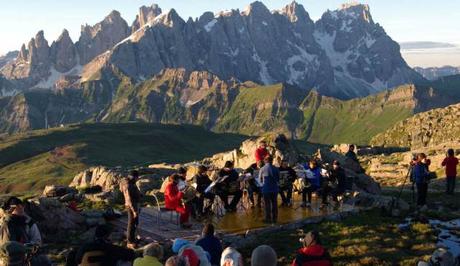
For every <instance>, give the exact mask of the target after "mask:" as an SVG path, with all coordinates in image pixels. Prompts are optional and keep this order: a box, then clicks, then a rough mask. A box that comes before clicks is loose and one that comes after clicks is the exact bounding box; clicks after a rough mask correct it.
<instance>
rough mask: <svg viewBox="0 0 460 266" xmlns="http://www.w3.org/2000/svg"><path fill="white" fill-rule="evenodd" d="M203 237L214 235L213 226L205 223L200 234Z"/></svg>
mask: <svg viewBox="0 0 460 266" xmlns="http://www.w3.org/2000/svg"><path fill="white" fill-rule="evenodd" d="M202 234H203V236H213V235H214V225H212V224H211V223H207V224H206V225H205V226H204V228H203V232H202Z"/></svg>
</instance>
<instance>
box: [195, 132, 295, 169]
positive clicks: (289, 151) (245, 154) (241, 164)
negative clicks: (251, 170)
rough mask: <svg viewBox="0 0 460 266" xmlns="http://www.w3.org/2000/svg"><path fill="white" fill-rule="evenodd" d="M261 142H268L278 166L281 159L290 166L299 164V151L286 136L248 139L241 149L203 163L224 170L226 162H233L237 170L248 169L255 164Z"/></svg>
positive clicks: (207, 159) (205, 160) (219, 155)
mask: <svg viewBox="0 0 460 266" xmlns="http://www.w3.org/2000/svg"><path fill="white" fill-rule="evenodd" d="M261 140H265V141H266V142H267V144H268V150H269V152H270V154H271V155H273V156H274V158H275V164H278V163H279V161H280V160H281V159H285V160H288V162H289V163H290V164H295V163H297V162H298V160H299V153H298V151H297V149H296V148H295V147H294V145H293V144H292V143H291V142H290V141H289V140H288V139H287V138H286V136H285V135H283V134H279V135H269V136H264V137H260V138H252V139H248V140H246V141H244V142H243V143H242V144H241V147H240V148H239V149H235V150H232V151H229V152H223V153H218V154H215V155H214V156H212V157H211V158H206V159H204V160H203V163H205V164H209V165H213V166H216V167H218V168H222V167H224V164H225V162H226V161H233V162H234V163H235V167H236V168H243V169H246V168H248V167H249V166H250V165H251V164H253V163H255V157H254V156H255V151H256V149H257V148H258V146H259V142H260V141H261Z"/></svg>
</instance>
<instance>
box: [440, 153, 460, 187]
mask: <svg viewBox="0 0 460 266" xmlns="http://www.w3.org/2000/svg"><path fill="white" fill-rule="evenodd" d="M457 165H458V159H457V158H456V157H455V154H454V150H453V149H449V150H447V156H446V158H444V160H443V161H442V166H445V167H446V179H447V180H446V193H447V194H448V195H453V194H454V190H455V179H456V178H457Z"/></svg>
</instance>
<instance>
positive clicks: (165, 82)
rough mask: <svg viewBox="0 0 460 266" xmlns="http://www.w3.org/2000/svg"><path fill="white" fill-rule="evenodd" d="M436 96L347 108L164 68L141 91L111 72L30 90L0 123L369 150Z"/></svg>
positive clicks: (421, 92) (395, 96)
mask: <svg viewBox="0 0 460 266" xmlns="http://www.w3.org/2000/svg"><path fill="white" fill-rule="evenodd" d="M435 92H436V90H435V89H429V88H423V87H421V88H417V87H416V86H414V85H405V86H401V87H399V88H397V89H395V90H392V91H385V92H382V93H379V94H376V95H372V96H368V97H365V98H359V99H353V100H347V101H343V100H339V99H336V98H331V97H326V96H322V95H320V94H318V93H317V92H316V91H312V92H305V91H302V90H299V89H298V88H296V87H295V86H292V85H288V84H284V85H283V84H275V85H269V86H261V85H258V84H255V83H253V82H245V83H240V82H238V81H237V80H235V79H222V78H219V77H218V76H216V75H214V74H211V73H209V72H206V71H192V72H190V71H187V70H185V69H166V70H163V71H162V72H161V73H160V74H158V75H156V76H154V77H153V78H151V79H148V80H145V81H143V82H141V83H139V84H136V82H135V80H133V79H132V78H130V77H128V76H126V75H124V74H123V73H122V72H121V71H119V70H118V69H116V68H113V69H111V70H104V71H102V72H100V73H99V74H98V79H94V80H89V81H86V82H84V83H82V84H81V85H79V87H77V88H74V89H61V90H58V91H56V90H55V91H51V90H45V91H30V92H26V93H22V94H19V95H16V96H14V97H6V98H3V99H2V103H3V106H5V108H4V111H3V113H2V114H1V116H0V117H1V119H2V125H3V128H2V131H8V132H15V131H24V130H29V129H36V128H44V127H56V126H59V125H60V124H69V123H77V122H83V121H86V122H88V121H93V122H113V123H117V122H128V121H142V122H149V123H164V124H194V125H202V126H204V127H205V128H207V129H211V130H214V131H219V132H237V133H244V134H249V135H262V134H265V133H266V132H276V133H284V134H287V135H288V136H291V137H293V138H302V139H308V140H310V141H314V142H319V143H337V142H354V143H363V144H364V143H367V142H368V141H369V140H370V138H371V137H372V136H374V135H375V134H377V133H380V132H383V131H384V130H386V129H388V128H389V127H391V126H392V125H394V124H395V123H397V122H399V121H401V120H404V119H406V118H408V117H410V116H411V115H413V114H414V113H415V112H417V111H418V110H423V108H425V106H424V104H425V103H427V102H428V103H430V106H434V105H435V104H436V103H440V104H444V103H446V102H447V101H445V100H440V99H443V98H442V97H441V96H439V95H438V94H437V93H435ZM18 106H20V107H18ZM6 107H8V108H6ZM14 108H20V109H21V110H27V112H26V111H23V112H18V111H15V109H14ZM14 112H16V113H17V114H16V113H14ZM18 114H22V115H21V116H18Z"/></svg>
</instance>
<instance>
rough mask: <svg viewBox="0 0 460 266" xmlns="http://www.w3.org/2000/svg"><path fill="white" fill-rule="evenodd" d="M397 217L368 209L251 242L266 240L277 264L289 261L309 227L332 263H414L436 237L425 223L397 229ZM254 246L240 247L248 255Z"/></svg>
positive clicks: (261, 237)
mask: <svg viewBox="0 0 460 266" xmlns="http://www.w3.org/2000/svg"><path fill="white" fill-rule="evenodd" d="M401 222H403V221H402V220H401V219H398V218H389V217H382V216H381V215H380V213H379V211H370V212H366V213H362V214H359V215H357V216H354V217H348V218H346V219H345V220H343V221H340V222H323V223H321V224H316V225H309V226H306V227H304V228H302V229H301V230H286V231H283V232H280V233H274V234H271V235H270V236H266V235H264V236H260V237H259V238H258V239H257V240H256V241H255V243H257V245H263V244H267V245H270V246H271V247H273V248H274V249H275V250H276V251H277V254H278V258H279V262H280V263H279V265H290V263H291V262H292V260H293V259H294V257H295V251H296V250H297V249H298V248H300V243H299V240H298V239H299V238H300V237H303V236H304V232H305V233H306V232H308V231H310V230H312V229H315V230H318V231H319V232H321V235H322V240H323V244H324V245H325V246H326V247H327V248H328V250H329V252H330V254H331V257H332V258H333V261H334V265H415V264H416V262H417V261H418V260H420V259H426V258H427V256H429V255H431V253H432V252H433V250H434V248H435V240H436V237H435V236H434V235H433V232H432V229H431V228H430V227H429V225H427V224H421V223H417V224H414V225H413V226H412V227H411V230H408V231H404V232H402V231H400V230H398V224H400V223H401ZM254 248H255V246H251V247H248V248H247V249H245V250H243V254H244V256H245V258H250V256H251V251H252V250H253V249H254Z"/></svg>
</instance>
